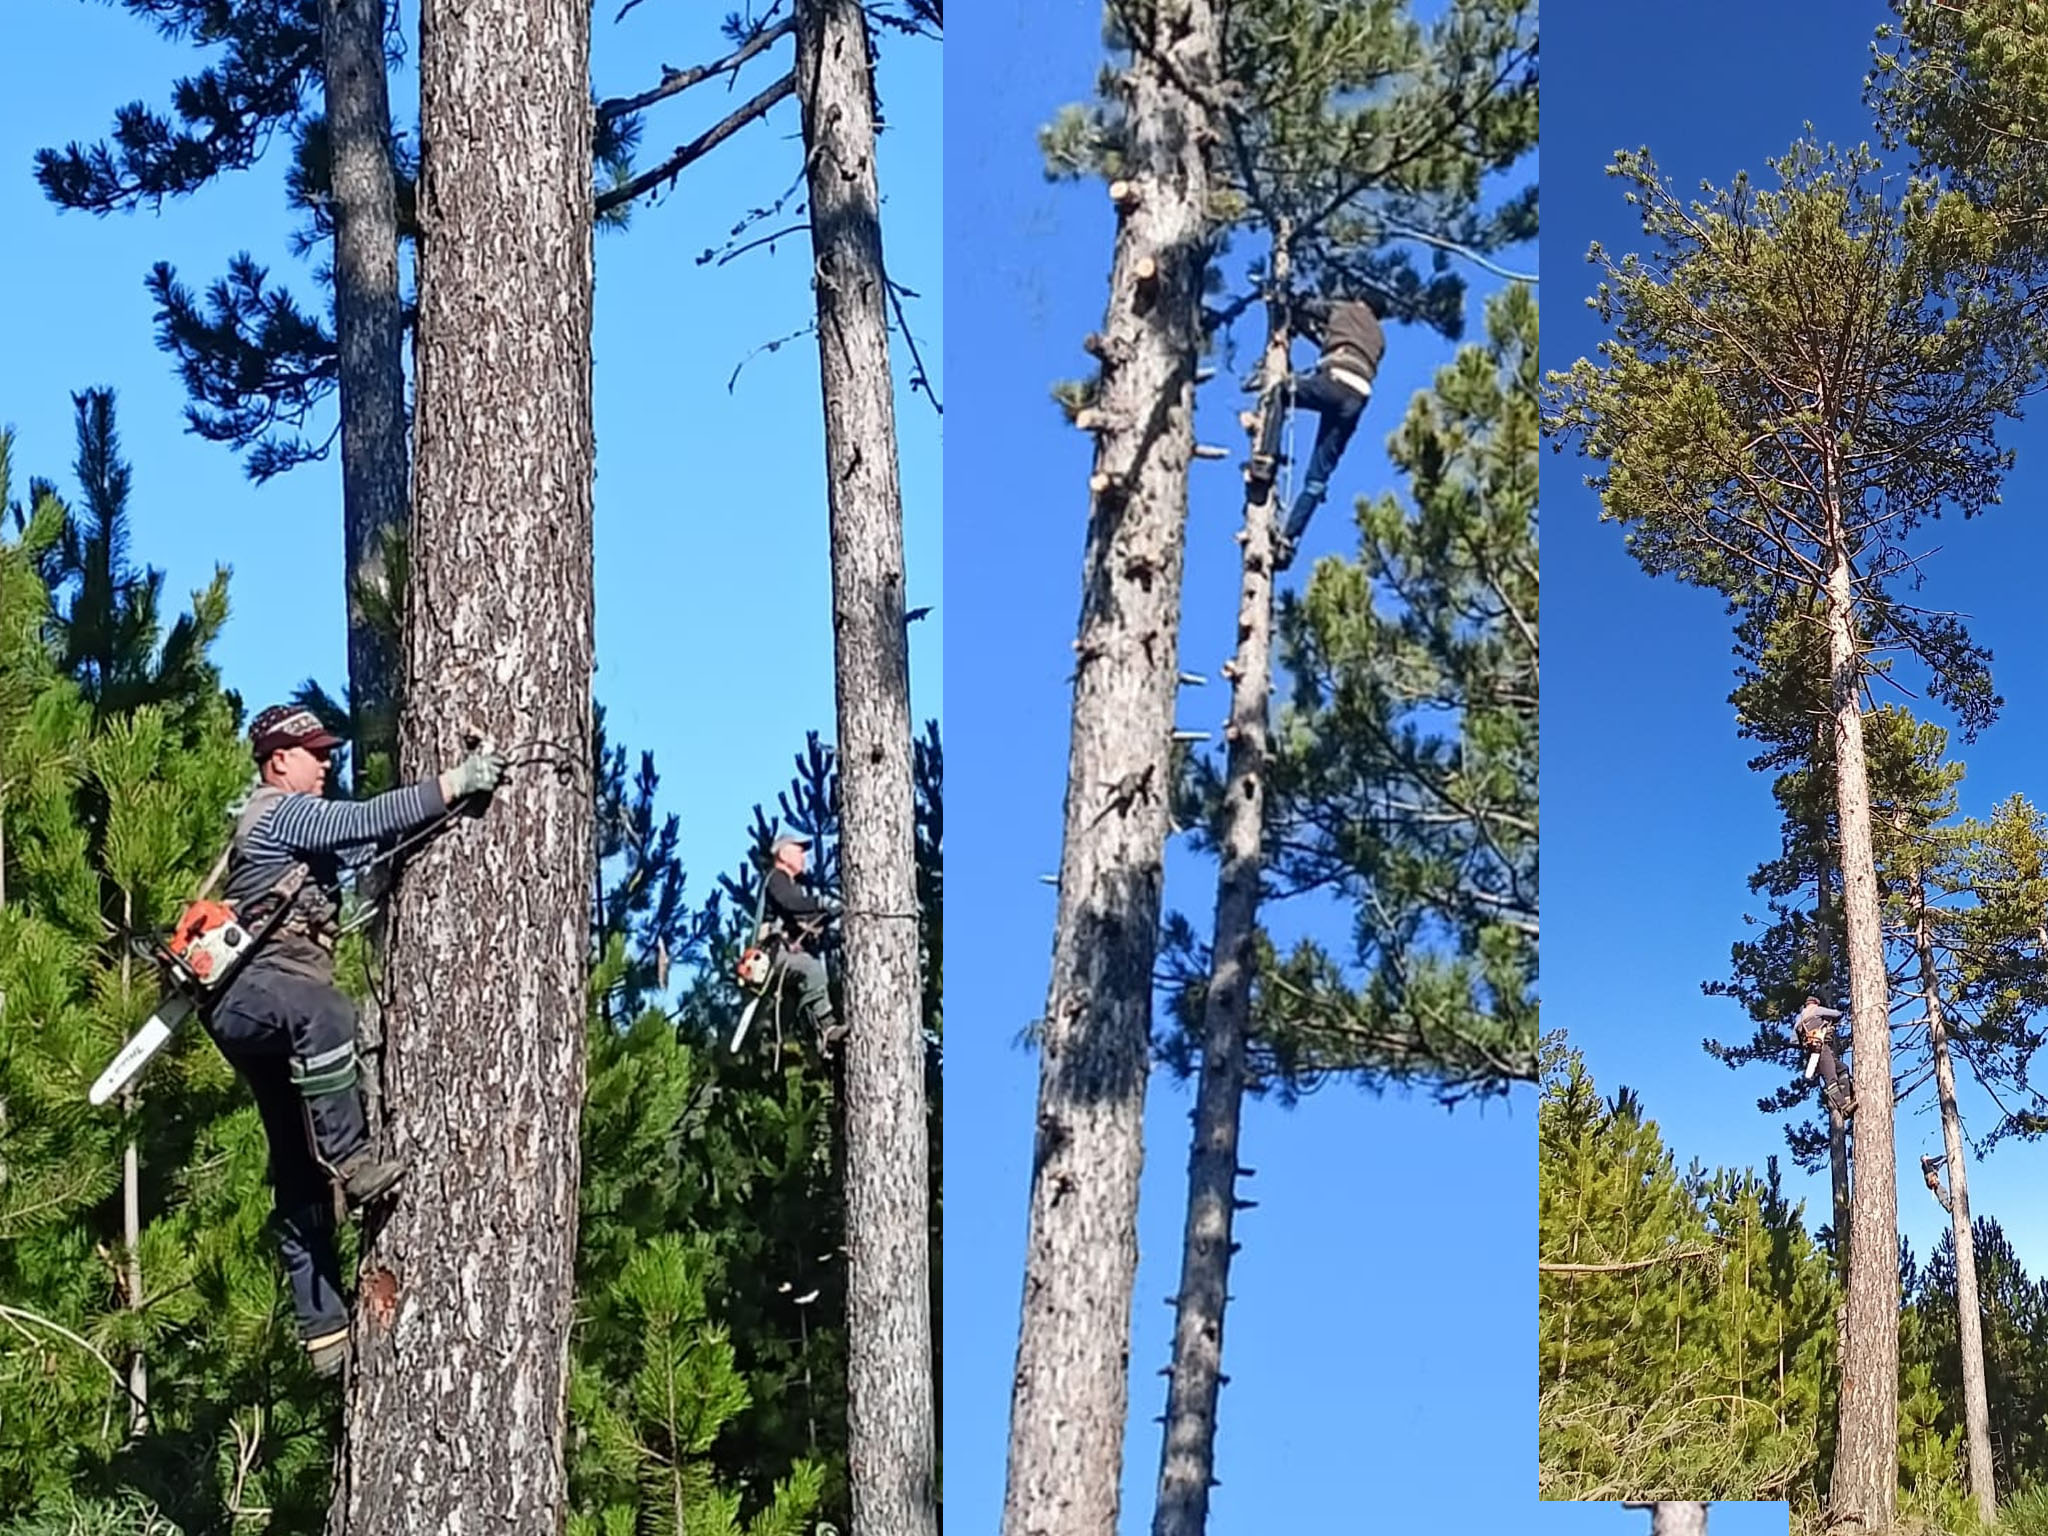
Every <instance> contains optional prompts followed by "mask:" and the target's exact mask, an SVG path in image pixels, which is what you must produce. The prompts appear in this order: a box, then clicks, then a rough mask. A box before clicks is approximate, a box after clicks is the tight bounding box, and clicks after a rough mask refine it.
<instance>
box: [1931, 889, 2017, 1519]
mask: <svg viewBox="0 0 2048 1536" xmlns="http://www.w3.org/2000/svg"><path fill="white" fill-rule="evenodd" d="M1919 905H1920V921H1919V925H1918V931H1917V933H1916V934H1915V936H1914V937H1915V939H1916V940H1917V947H1918V949H1919V951H1920V985H1921V986H1922V987H1923V988H1924V989H1925V992H1926V998H1927V1039H1928V1044H1929V1045H1930V1046H1931V1047H1932V1049H1933V1051H1934V1089H1935V1092H1936V1093H1937V1094H1938V1095H1939V1096H1940V1099H1941V1141H1942V1147H1943V1150H1944V1151H1946V1152H1947V1154H1948V1211H1949V1220H1950V1222H1951V1223H1952V1230H1953V1232H1954V1235H1955V1245H1956V1337H1957V1339H1958V1341H1959V1342H1960V1345H1961V1350H1962V1358H1963V1431H1964V1442H1965V1444H1966V1445H1967V1446H1968V1449H1969V1457H1970V1494H1971V1496H1972V1497H1973V1498H1974V1499H1975V1500H1976V1502H1977V1513H1978V1517H1979V1518H1980V1519H1982V1520H1983V1522H1984V1524H1985V1525H1986V1526H1989V1525H1990V1524H1991V1523H1992V1522H1993V1521H1994V1520H1996V1519H1997V1517H1998V1496H1997V1493H1996V1490H1995V1486H1994V1483H1993V1478H1992V1471H1991V1407H1990V1399H1989V1397H1988V1395H1987V1394H1986V1392H1985V1387H1984V1314H1983V1313H1982V1312H1981V1311H1979V1310H1978V1305H1977V1244H1976V1241H1975V1236H1974V1234H1973V1232H1972V1230H1971V1226H1970V1190H1969V1177H1968V1171H1967V1169H1966V1168H1965V1166H1964V1165H1965V1162H1966V1161H1967V1159H1966V1158H1965V1156H1964V1152H1963V1117H1962V1115H1961V1114H1960V1113H1959V1112H1958V1110H1957V1108H1956V1074H1955V1068H1954V1066H1953V1065H1952V1064H1951V1063H1950V1061H1949V1054H1948V1023H1947V1020H1946V1019H1945V1018H1944V1017H1943V1015H1942V1010H1941V987H1940V985H1939V982H1938V978H1937V976H1936V973H1935V966H1934V939H1933V935H1932V934H1931V933H1930V932H1929V930H1928V922H1927V893H1926V888H1925V886H1924V885H1923V886H1922V887H1921V890H1920V903H1919Z"/></svg>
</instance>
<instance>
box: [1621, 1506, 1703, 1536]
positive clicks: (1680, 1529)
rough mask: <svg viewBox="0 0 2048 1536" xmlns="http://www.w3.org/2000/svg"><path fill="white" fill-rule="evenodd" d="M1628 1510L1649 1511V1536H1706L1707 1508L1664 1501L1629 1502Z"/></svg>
mask: <svg viewBox="0 0 2048 1536" xmlns="http://www.w3.org/2000/svg"><path fill="white" fill-rule="evenodd" d="M1628 1507H1629V1508H1630V1509H1647V1510H1649V1511H1650V1536H1707V1506H1706V1505H1705V1504H1704V1503H1693V1502H1691V1501H1686V1500H1680V1501H1673V1500H1670V1499H1666V1500H1664V1501H1662V1502H1661V1503H1655V1504H1643V1503H1635V1502H1631V1503H1630V1504H1629V1506H1628Z"/></svg>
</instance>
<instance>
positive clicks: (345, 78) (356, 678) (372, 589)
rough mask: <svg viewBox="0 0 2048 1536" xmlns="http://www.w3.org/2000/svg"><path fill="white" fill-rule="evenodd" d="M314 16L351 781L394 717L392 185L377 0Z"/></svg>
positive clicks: (402, 464) (396, 410) (396, 377)
mask: <svg viewBox="0 0 2048 1536" xmlns="http://www.w3.org/2000/svg"><path fill="white" fill-rule="evenodd" d="M320 13H321V15H320V19H321V42H322V55H323V58H324V61H325V62H324V74H325V77H326V91H327V98H326V105H327V141H328V153H329V162H330V165H331V167H332V169H331V172H330V176H331V193H332V197H333V205H332V206H333V215H334V339H335V371H336V376H337V380H338V383H339V385H340V393H341V507H342V560H343V566H344V575H345V578H346V580H347V583H348V593H347V596H348V686H349V705H350V713H351V714H352V715H353V716H354V724H355V752H356V756H355V771H356V782H357V786H358V789H359V790H360V789H361V788H362V787H364V785H365V784H366V783H367V784H370V785H375V786H378V787H383V786H384V785H385V784H386V783H387V782H388V776H389V774H390V773H391V771H392V764H391V752H392V733H393V731H394V730H395V729H396V724H397V722H396V721H395V720H394V719H393V717H392V704H393V701H394V699H395V698H396V695H397V689H398V666H399V658H398V655H397V650H396V647H395V646H394V645H393V644H392V638H391V637H390V636H388V635H387V634H386V632H385V631H384V629H383V628H382V627H380V626H379V625H378V624H377V623H376V622H374V620H373V618H372V615H371V612H370V607H371V606H374V605H375V604H377V603H378V602H379V601H380V600H382V599H385V598H386V597H387V596H388V578H389V573H388V570H387V567H386V544H385V541H386V539H387V538H388V537H390V536H391V535H393V534H398V535H402V534H403V533H404V531H405V526H406V514H407V489H408V487H407V478H408V470H409V467H410V456H409V453H408V450H407V444H406V420H405V359H404V353H403V350H402V349H403V344H404V324H403V320H402V317H401V311H400V304H399V287H398V193H397V184H396V178H395V176H394V175H393V172H392V166H391V100H390V91H389V84H388V81H387V79H386V75H385V67H384V21H385V0H322V4H321V7H320ZM366 598H367V599H368V603H367V604H366V601H365V599H366Z"/></svg>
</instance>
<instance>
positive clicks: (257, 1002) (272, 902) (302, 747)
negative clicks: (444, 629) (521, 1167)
mask: <svg viewBox="0 0 2048 1536" xmlns="http://www.w3.org/2000/svg"><path fill="white" fill-rule="evenodd" d="M249 744H250V749H251V751H252V752H253V753H254V754H255V757H256V762H257V766H258V769H259V771H260V774H261V782H260V783H259V784H258V786H257V788H256V791H255V793H254V794H253V795H251V796H250V797H249V800H248V803H247V805H246V806H245V807H244V809H243V810H242V813H241V815H240V817H239V818H238V820H237V822H236V825H235V835H234V842H233V844H232V846H231V848H230V850H229V854H228V866H227V885H226V887H225V889H224V892H223V895H224V899H225V900H226V902H227V904H228V905H229V906H230V907H232V908H233V909H234V911H235V913H236V915H237V916H238V917H239V918H241V920H242V921H243V923H244V924H260V923H263V922H265V921H267V920H270V919H271V917H272V915H273V913H274V912H275V910H276V906H277V905H278V904H280V903H281V904H282V905H283V907H284V908H285V913H284V915H283V916H282V917H278V918H276V920H275V921H276V926H275V927H273V928H272V929H271V931H270V933H269V935H268V936H267V937H266V938H265V939H264V940H263V942H262V944H261V945H260V946H259V947H258V948H257V950H256V951H255V953H254V954H252V955H250V956H249V957H248V958H247V959H246V960H244V961H243V962H242V963H241V966H240V968H239V969H238V970H237V971H236V973H235V974H234V975H233V977H232V978H231V979H230V980H229V982H228V984H227V989H226V991H225V992H224V993H223V994H222V996H221V998H220V1001H219V1003H218V1004H217V1005H216V1006H215V1007H214V1008H213V1009H212V1010H211V1011H210V1012H209V1013H208V1015H207V1018H206V1028H207V1033H209V1034H210V1035H212V1036H213V1039H214V1041H215V1043H216V1044H218V1045H219V1046H220V1049H221V1054H222V1055H223V1056H225V1057H226V1058H227V1059H228V1062H229V1064H230V1065H231V1066H233V1067H234V1069H235V1071H236V1072H237V1073H238V1074H239V1075H240V1077H241V1078H242V1080H243V1081H244V1082H245V1083H247V1084H248V1085H249V1091H250V1092H251V1093H253V1094H254V1095H255V1096H256V1108H257V1111H258V1113H259V1114H261V1116H262V1117H263V1130H264V1134H265V1135H266V1136H267V1137H268V1138H269V1141H270V1182H271V1188H272V1190H273V1191H274V1192H275V1198H276V1206H277V1215H276V1222H277V1241H278V1251H279V1253H280V1254H281V1255H282V1257H283V1259H284V1269H285V1276H286V1278H287V1280H288V1281H289V1282H290V1284H291V1290H292V1307H293V1310H294V1311H295V1312H297V1314H298V1320H299V1338H300V1340H301V1341H302V1342H303V1343H304V1344H305V1346H306V1349H307V1351H308V1352H309V1353H310V1354H311V1356H312V1360H313V1369H314V1370H315V1371H317V1372H318V1373H319V1374H320V1375H322V1376H332V1375H335V1374H337V1373H339V1371H340V1370H341V1368H342V1365H343V1363H344V1362H345V1360H346V1358H347V1354H348V1311H347V1305H346V1303H345V1301H344V1300H343V1291H342V1283H341V1269H340V1265H339V1262H338V1261H337V1259H336V1257H335V1251H334V1205H333V1200H332V1189H331V1185H330V1183H329V1180H330V1179H332V1180H334V1181H337V1182H339V1184H340V1185H341V1189H342V1193H343V1194H344V1196H346V1198H347V1203H348V1205H349V1207H350V1208H351V1209H352V1210H360V1209H361V1208H362V1207H364V1206H366V1205H368V1204H369V1203H370V1202H372V1201H374V1200H376V1199H377V1198H379V1197H380V1196H382V1195H384V1194H386V1193H387V1192H389V1191H390V1189H391V1188H392V1186H393V1185H395V1184H396V1183H397V1182H398V1180H399V1178H400V1177H401V1176H402V1175H403V1173H404V1168H403V1167H402V1165H400V1164H398V1163H396V1162H390V1161H386V1160H383V1159H380V1158H378V1157H377V1156H376V1155H375V1154H374V1153H373V1152H372V1150H371V1147H370V1137H371V1128H370V1126H369V1123H368V1121H367V1119H366V1117H365V1114H364V1108H363V1095H362V1090H361V1088H360V1086H359V1085H358V1083H357V1081H356V1015H355V1007H354V1005H353V1004H352V1003H350V1001H349V1000H348V998H347V997H346V996H345V995H343V994H342V993H341V992H339V991H337V990H336V989H335V985H334V940H335V930H336V919H337V917H338V916H339V913H340V909H341V904H340V882H341V874H342V871H343V869H344V867H345V866H346V865H347V864H349V863H351V862H360V861H361V859H362V858H363V857H366V856H369V855H370V854H371V852H372V850H373V848H374V847H376V846H377V845H380V844H381V845H382V846H384V847H386V848H389V847H391V846H392V845H393V844H394V843H395V841H396V840H397V839H398V838H399V837H401V836H403V835H404V834H406V833H408V832H411V831H414V830H416V829H418V828H421V827H425V826H427V825H429V824H431V823H432V822H434V821H435V820H437V819H439V818H440V817H441V816H442V815H443V814H444V813H445V812H446V811H447V809H448V807H449V806H451V805H452V804H454V803H455V802H456V801H457V800H459V799H461V798H463V797H464V796H466V795H473V794H486V795H487V794H489V793H490V791H491V790H492V789H494V788H495V787H496V786H497V783H498V780H499V777H500V775H501V774H502V773H503V770H504V764H503V761H502V760H501V759H500V758H498V757H497V756H496V755H494V754H492V753H489V752H474V753H471V754H470V755H469V756H468V757H467V758H465V759H464V760H463V761H462V763H461V764H460V765H458V766H457V767H454V768H450V769H448V770H446V771H445V772H443V773H440V774H437V775H435V776H433V777H431V778H427V779H422V780H421V781H420V782H419V783H417V784H411V785H407V786H406V787H405V788H403V789H394V790H391V791H389V792H388V793H386V794H382V795H379V796H378V797H377V798H376V799H374V800H366V801H359V802H350V801H339V800H328V799H324V798H322V796H321V790H322V789H323V788H324V787H325V785H326V781H327V768H328V754H329V753H330V752H332V751H333V749H334V748H335V747H337V746H339V745H340V740H339V738H337V737H335V736H333V735H330V734H329V733H328V731H327V730H326V728H325V727H324V726H322V725H321V723H320V721H319V718H318V717H317V716H315V715H313V714H312V713H310V712H309V711H306V710H301V709H294V708H292V707H291V706H289V705H275V706H273V707H271V708H269V709H266V710H264V711H263V713H262V714H260V715H258V716H257V717H256V719H255V721H254V723H253V724H252V725H251V726H250V728H249ZM352 856H354V857H352ZM295 872H298V873H299V879H300V883H299V884H298V885H297V886H296V888H295V889H294V890H292V891H290V892H289V893H286V894H282V895H280V894H279V892H280V887H281V886H282V885H283V883H284V882H285V881H286V879H287V878H288V877H290V876H291V875H293V874H294V873H295Z"/></svg>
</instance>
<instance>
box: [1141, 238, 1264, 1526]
mask: <svg viewBox="0 0 2048 1536" xmlns="http://www.w3.org/2000/svg"><path fill="white" fill-rule="evenodd" d="M1287 276H1288V270H1287V251H1286V247H1285V244H1284V242H1283V243H1279V244H1276V247H1275V251H1274V259H1273V274H1272V283H1273V287H1274V290H1275V292H1276V294H1284V293H1285V292H1286V291H1287ZM1286 315H1287V309H1286V305H1285V303H1284V302H1281V301H1279V300H1277V299H1276V301H1275V302H1274V303H1273V305H1272V306H1271V318H1270V320H1269V321H1268V325H1267V332H1266V361H1265V368H1264V371H1263V372H1262V373H1261V375H1260V376H1261V377H1262V378H1266V379H1279V378H1284V377H1286V374H1287V352H1288V343H1289V337H1290V332H1289V330H1288V327H1287V319H1286ZM1287 408H1288V402H1287V396H1286V393H1285V391H1276V392H1274V393H1273V394H1272V395H1270V396H1269V397H1268V398H1267V401H1266V406H1265V409H1266V410H1267V411H1284V410H1286V409H1287ZM1253 433H1254V441H1255V442H1256V441H1258V440H1259V438H1260V436H1261V435H1262V431H1261V428H1259V427H1254V429H1253ZM1274 495H1275V493H1274V483H1273V481H1272V480H1271V479H1267V480H1265V481H1263V482H1260V484H1259V488H1258V489H1257V490H1255V492H1254V494H1252V495H1250V496H1248V497H1247V498H1246V501H1245V509H1244V533H1243V539H1244V580H1243V585H1242V587H1241V589H1240V591H1239V593H1238V606H1237V653H1236V655H1235V656H1234V657H1233V658H1232V665H1231V669H1230V672H1231V686H1230V725H1229V727H1228V732H1227V734H1228V738H1229V744H1230V746H1229V760H1228V766H1227V769H1226V773H1225V778H1224V801H1225V803H1224V808H1223V826H1222V836H1221V839H1220V841H1219V843H1218V848H1217V852H1218V853H1219V855H1220V856H1221V860H1222V865H1221V868H1220V870H1219V872H1218V874H1217V879H1216V922H1215V933H1214V942H1213V944H1212V946H1211V953H1210V964H1209V987H1208V992H1207V994H1206V996H1205V997H1204V999H1203V1005H1202V1075H1201V1079H1200V1084H1199V1086H1198V1088H1197V1090H1196V1094H1195V1134H1194V1144H1193V1146H1192V1148H1191V1149H1190V1151H1189V1153H1188V1213H1187V1229H1186V1231H1185V1233H1184V1234H1183V1236H1182V1239H1181V1269H1180V1294H1179V1296H1178V1297H1177V1298H1176V1299H1175V1304H1174V1326H1173V1365H1172V1367H1171V1369H1170V1370H1169V1372H1168V1378H1169V1385H1168V1387H1167V1393H1166V1433H1165V1435H1164V1436H1163V1439H1162V1444H1161V1448H1160V1455H1159V1503H1158V1506H1157V1508H1156V1509H1155V1510H1154V1512H1153V1517H1152V1531H1153V1536H1201V1533H1202V1532H1203V1531H1204V1530H1205V1529H1207V1527H1208V1521H1209V1485H1210V1482H1211V1480H1212V1479H1213V1478H1214V1477H1215V1471H1216V1396H1217V1391H1218V1388H1219V1387H1220V1385H1221V1383H1222V1376H1223V1313H1224V1307H1225V1305H1226V1303H1227V1302H1228V1300H1229V1294H1230V1250H1231V1243H1232V1235H1231V1228H1232V1225H1233V1220H1234V1217H1235V1215H1236V1210H1237V1176H1238V1166H1237V1163H1238V1121H1239V1115H1240V1112H1241V1111H1242V1109H1243V1106H1244V1056H1245V1036H1246V1033H1247V1031H1248V1028H1249V1025H1250V1012H1251V991H1252V977H1253V967H1254V965H1255V963H1256V953H1257V952H1256V948H1255V940H1256V937H1257V928H1258V918H1259V879H1260V875H1261V872H1262V870H1263V868H1264V862H1263V860H1262V859H1261V857H1260V855H1261V852H1262V850H1263V848H1264V835H1265V823H1266V753H1267V745H1268V743H1267V733H1266V723H1267V722H1266V702H1267V697H1268V695H1269V694H1270V693H1271V692H1272V688H1273V535H1274V531H1275V528H1276V519H1277V511H1278V509H1277V507H1276V505H1275V500H1274Z"/></svg>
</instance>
